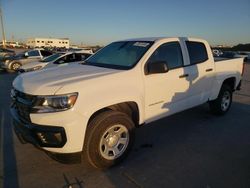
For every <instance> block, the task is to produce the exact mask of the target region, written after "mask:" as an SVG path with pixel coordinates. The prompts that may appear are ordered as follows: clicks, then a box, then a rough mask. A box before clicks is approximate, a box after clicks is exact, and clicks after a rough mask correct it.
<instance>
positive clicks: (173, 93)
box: [11, 37, 243, 168]
mask: <svg viewBox="0 0 250 188" xmlns="http://www.w3.org/2000/svg"><path fill="white" fill-rule="evenodd" d="M242 72H243V59H242V58H239V59H232V60H223V61H219V62H214V58H213V55H212V52H211V49H210V46H209V44H208V43H207V42H206V41H204V40H200V39H194V38H182V37H180V38H143V39H130V40H124V41H118V42H114V43H111V44H109V45H108V46H106V47H105V48H103V49H102V50H100V51H98V52H97V53H96V54H95V55H93V56H91V57H90V58H88V59H87V60H86V61H85V62H84V63H81V64H74V65H69V66H65V67H59V68H50V69H47V70H41V71H37V72H35V73H33V72H30V73H24V74H21V75H19V76H18V77H17V78H16V79H15V80H14V82H13V89H12V91H11V96H12V99H13V103H12V106H11V112H12V117H13V125H14V129H15V131H16V134H17V136H18V137H19V138H20V140H21V142H23V143H26V142H29V143H32V144H34V145H35V146H37V147H39V148H41V149H43V150H44V151H46V152H47V153H48V154H49V155H50V156H51V157H53V158H54V159H56V160H58V161H61V162H68V163H70V162H79V161H80V160H81V158H82V157H84V159H85V160H88V162H89V163H90V164H92V165H93V166H94V167H97V168H107V167H110V166H112V165H114V164H117V163H118V162H120V161H121V160H122V159H123V158H124V157H125V156H126V155H127V154H128V151H129V150H130V148H131V146H132V143H133V140H134V136H135V135H134V128H135V127H137V126H140V125H143V124H145V123H149V122H152V121H155V120H157V119H160V118H162V117H166V116H169V115H171V114H174V113H177V112H180V111H183V110H185V109H188V108H192V107H194V106H198V105H200V104H203V103H206V102H208V103H209V104H210V107H211V110H212V112H213V113H215V114H219V115H222V114H225V113H226V112H227V111H228V110H229V108H230V106H231V102H232V93H233V91H235V90H236V89H239V88H240V82H241V78H242Z"/></svg>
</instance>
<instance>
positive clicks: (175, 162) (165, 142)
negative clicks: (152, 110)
mask: <svg viewBox="0 0 250 188" xmlns="http://www.w3.org/2000/svg"><path fill="white" fill-rule="evenodd" d="M15 76H16V75H15V74H7V73H4V72H1V73H0V187H11V188H14V187H22V188H26V187H65V188H66V187H70V186H71V187H73V188H75V187H185V188H189V187H190V188H191V187H192V188H193V187H199V188H216V187H219V188H221V187H227V188H229V187H234V188H241V187H244V188H245V187H250V123H249V122H250V64H248V65H247V66H246V70H245V73H244V80H243V85H242V90H241V91H239V92H237V93H236V94H235V95H234V102H233V105H232V108H231V110H230V111H229V113H228V114H227V115H226V116H223V117H216V116H213V115H211V114H210V113H209V110H208V106H207V105H202V106H199V107H197V108H193V109H191V110H187V111H184V112H181V113H179V114H176V115H174V116H171V117H168V118H165V119H162V120H159V121H156V122H154V123H151V124H149V125H146V126H144V127H142V128H139V129H137V131H136V135H137V137H136V143H135V146H134V148H133V150H132V152H131V153H130V155H129V156H128V158H127V159H126V160H125V161H124V162H123V163H122V164H121V165H119V166H117V167H114V168H112V169H109V170H106V171H98V170H95V169H93V168H91V167H89V166H88V165H87V164H85V163H84V162H83V163H82V164H75V165H64V164H60V163H57V162H55V161H53V160H51V159H50V158H49V157H48V156H47V155H46V154H45V153H43V152H41V151H39V150H37V149H35V148H34V147H33V146H32V145H29V144H26V145H22V144H20V142H19V141H18V140H17V138H16V136H15V135H14V133H13V130H12V127H11V123H10V121H11V118H10V113H9V109H8V108H9V104H10V97H9V92H10V88H11V83H12V81H13V79H14V78H15Z"/></svg>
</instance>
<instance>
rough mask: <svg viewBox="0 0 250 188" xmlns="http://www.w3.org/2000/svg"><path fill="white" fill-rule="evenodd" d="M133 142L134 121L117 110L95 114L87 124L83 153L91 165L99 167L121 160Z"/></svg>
mask: <svg viewBox="0 0 250 188" xmlns="http://www.w3.org/2000/svg"><path fill="white" fill-rule="evenodd" d="M133 142H134V123H133V121H132V120H131V118H130V117H129V116H127V115H126V114H124V113H121V112H117V111H106V112H102V113H101V114H99V115H97V116H96V117H95V118H94V119H93V120H92V121H91V122H90V123H89V125H88V129H87V133H86V139H85V144H84V149H83V150H84V154H85V155H86V157H87V160H88V161H89V162H90V164H92V166H94V167H96V168H100V169H105V168H108V167H111V166H113V165H115V164H118V163H119V162H121V161H122V160H123V159H124V158H125V157H126V155H127V154H128V152H129V150H130V149H131V146H132V144H133Z"/></svg>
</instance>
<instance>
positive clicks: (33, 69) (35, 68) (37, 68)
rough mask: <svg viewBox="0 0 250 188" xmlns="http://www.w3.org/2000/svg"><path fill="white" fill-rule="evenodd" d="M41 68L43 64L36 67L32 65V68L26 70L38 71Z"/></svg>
mask: <svg viewBox="0 0 250 188" xmlns="http://www.w3.org/2000/svg"><path fill="white" fill-rule="evenodd" d="M41 68H42V66H36V67H32V68H29V69H26V70H25V72H30V71H36V70H39V69H41Z"/></svg>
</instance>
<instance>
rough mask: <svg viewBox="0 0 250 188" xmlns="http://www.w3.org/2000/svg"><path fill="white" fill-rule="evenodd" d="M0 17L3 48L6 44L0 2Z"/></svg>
mask: <svg viewBox="0 0 250 188" xmlns="http://www.w3.org/2000/svg"><path fill="white" fill-rule="evenodd" d="M0 17H1V18H0V19H1V26H2V37H3V47H4V48H5V47H6V44H5V41H6V40H5V33H4V26H3V12H2V6H1V4H0Z"/></svg>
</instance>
